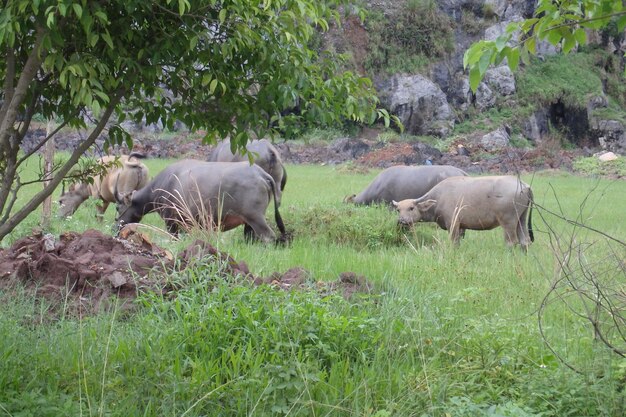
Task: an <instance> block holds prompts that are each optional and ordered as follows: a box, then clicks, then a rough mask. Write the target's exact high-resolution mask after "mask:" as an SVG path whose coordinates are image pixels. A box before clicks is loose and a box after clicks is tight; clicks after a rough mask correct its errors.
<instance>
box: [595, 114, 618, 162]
mask: <svg viewBox="0 0 626 417" xmlns="http://www.w3.org/2000/svg"><path fill="white" fill-rule="evenodd" d="M591 129H592V130H593V131H594V132H595V133H596V134H597V136H598V142H599V144H600V147H602V149H605V150H607V151H612V152H615V153H620V154H623V153H626V128H625V127H624V125H623V124H622V122H620V121H618V120H594V121H593V122H592V124H591Z"/></svg>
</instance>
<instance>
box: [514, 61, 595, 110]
mask: <svg viewBox="0 0 626 417" xmlns="http://www.w3.org/2000/svg"><path fill="white" fill-rule="evenodd" d="M595 62H596V56H595V55H594V54H587V53H578V54H569V55H554V56H550V57H546V58H545V60H544V61H535V62H533V64H532V65H529V66H527V67H526V68H525V69H524V70H523V71H520V72H519V74H517V77H516V81H517V95H518V97H519V99H520V101H521V102H522V104H524V103H529V104H533V103H534V104H551V103H556V102H557V101H558V100H560V101H561V102H562V103H564V104H565V105H567V106H571V107H577V108H585V107H586V105H587V100H588V99H589V98H590V97H591V96H595V95H603V93H602V81H601V80H600V77H599V76H598V74H597V69H596V67H595Z"/></svg>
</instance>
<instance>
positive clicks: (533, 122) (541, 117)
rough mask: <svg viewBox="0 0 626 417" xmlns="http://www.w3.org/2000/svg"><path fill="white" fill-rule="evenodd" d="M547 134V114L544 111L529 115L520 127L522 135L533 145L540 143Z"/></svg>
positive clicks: (540, 110)
mask: <svg viewBox="0 0 626 417" xmlns="http://www.w3.org/2000/svg"><path fill="white" fill-rule="evenodd" d="M547 133H548V112H547V110H546V109H539V110H537V111H536V112H534V113H533V114H531V115H530V117H528V119H526V121H525V122H524V124H523V126H522V135H523V136H524V137H525V138H526V139H528V140H530V141H531V142H534V143H535V144H539V143H541V142H542V140H543V137H544V135H545V134H547Z"/></svg>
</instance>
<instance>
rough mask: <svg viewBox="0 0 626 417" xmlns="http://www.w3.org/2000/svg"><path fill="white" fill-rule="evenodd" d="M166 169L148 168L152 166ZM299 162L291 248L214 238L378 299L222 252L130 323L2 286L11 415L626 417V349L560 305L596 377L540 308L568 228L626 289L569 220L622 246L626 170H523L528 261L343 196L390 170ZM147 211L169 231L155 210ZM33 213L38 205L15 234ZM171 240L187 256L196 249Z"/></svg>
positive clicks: (604, 252)
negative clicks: (606, 176)
mask: <svg viewBox="0 0 626 417" xmlns="http://www.w3.org/2000/svg"><path fill="white" fill-rule="evenodd" d="M168 162H169V161H161V160H148V161H147V163H148V165H149V166H150V168H151V173H152V175H154V174H156V173H157V172H158V171H159V170H160V169H162V168H163V167H164V166H166V165H167V163H168ZM287 170H288V173H289V181H288V183H287V187H286V189H285V193H284V196H283V204H282V206H281V212H282V214H283V217H284V219H285V224H286V225H287V228H288V229H290V230H291V231H293V233H294V241H293V242H292V244H291V245H290V246H288V247H274V246H271V245H270V246H264V245H260V244H247V243H245V241H244V239H243V232H242V230H241V229H236V230H233V231H230V232H226V233H217V234H206V233H205V234H204V235H203V236H204V238H206V239H209V240H211V242H212V243H213V244H215V245H217V246H219V248H220V249H222V250H224V251H226V252H228V253H230V254H231V255H232V256H233V257H234V258H235V259H237V260H244V261H246V262H247V263H248V265H249V267H250V269H251V271H252V272H253V273H255V274H258V275H264V276H266V275H269V274H271V272H273V271H284V270H286V269H288V268H290V267H293V266H302V267H304V268H306V269H307V270H309V271H310V274H311V279H312V280H315V281H318V280H334V279H336V277H337V276H338V274H339V273H341V272H344V271H353V272H355V273H356V274H358V275H364V276H366V277H367V278H368V279H369V280H370V281H371V282H372V283H373V284H374V285H375V288H376V290H375V292H374V293H373V294H371V295H362V296H360V297H356V298H354V299H351V300H344V299H343V298H341V297H340V296H325V297H320V296H319V295H318V294H316V293H314V292H300V291H291V292H281V291H276V290H274V289H272V288H271V287H252V286H250V285H248V284H246V283H245V282H242V281H238V280H237V279H233V281H231V282H223V281H222V280H217V279H216V278H215V276H216V274H215V269H214V268H215V266H214V265H213V266H212V265H211V264H206V263H202V262H199V265H198V267H196V268H194V269H192V270H188V271H186V272H184V273H180V274H177V275H173V276H172V277H170V278H171V279H172V280H173V281H175V282H177V283H178V284H179V286H180V290H179V292H178V294H177V297H175V298H168V299H162V298H160V297H157V296H155V295H153V294H143V295H142V297H141V298H140V299H139V300H138V303H139V305H140V307H141V308H140V309H139V311H138V312H137V313H135V314H134V315H132V316H124V318H123V319H120V318H119V317H120V316H119V314H118V313H116V312H115V311H111V312H110V313H109V314H103V315H100V316H98V317H85V318H82V319H73V318H70V317H66V318H64V319H62V320H59V321H56V322H48V323H41V322H39V321H37V319H36V318H37V317H41V316H42V315H45V309H46V306H45V304H41V303H37V302H35V301H34V300H33V299H32V297H31V296H29V295H27V294H24V293H20V292H12V293H10V294H9V293H5V294H0V298H1V299H2V304H1V306H0V334H2V335H3V337H2V338H0V358H2V360H1V361H0V410H2V412H4V413H5V414H7V415H37V416H59V415H68V416H70V415H71V416H74V415H110V416H135V415H137V416H139V415H142V416H162V415H177V416H207V415H209V416H224V415H233V416H234V415H248V416H313V415H315V416H377V417H382V416H409V415H416V416H418V415H428V416H448V415H450V416H477V415H485V416H495V415H502V416H563V415H577V416H616V415H623V414H624V412H625V411H626V410H625V404H626V402H625V401H626V393H625V391H624V384H623V382H624V381H625V380H626V371H625V370H626V368H625V367H624V363H623V360H620V359H619V358H618V357H617V356H616V355H614V354H612V353H610V352H608V351H607V349H606V348H605V347H604V346H603V345H602V344H600V343H597V342H594V341H593V337H592V336H593V333H592V332H591V330H590V329H589V327H588V326H587V324H586V322H585V321H584V320H581V319H580V317H578V316H577V315H576V312H577V309H578V308H579V307H580V304H578V303H579V302H580V300H578V301H576V300H574V299H568V298H563V299H561V300H559V299H554V300H551V302H550V303H549V304H548V305H547V306H546V310H545V313H544V314H545V315H544V317H543V319H544V321H543V324H544V327H545V328H544V331H546V335H547V337H548V338H549V340H550V343H551V344H552V346H553V347H554V348H555V350H556V352H557V353H558V354H559V355H562V356H563V358H566V359H567V360H568V361H569V362H570V363H571V364H573V365H575V366H576V367H577V368H578V369H581V370H582V371H583V374H577V373H575V372H573V371H571V370H569V369H567V368H566V367H564V366H563V365H562V364H561V363H560V361H559V360H558V358H557V356H556V355H555V354H554V353H553V352H552V351H550V350H549V349H548V348H547V347H546V345H545V344H544V342H543V340H542V338H541V336H540V334H539V331H538V323H537V310H538V308H539V307H540V306H541V303H542V301H543V300H544V297H545V296H546V294H547V292H548V290H549V289H550V287H551V285H552V284H553V283H554V282H555V281H554V279H555V278H557V277H558V271H559V269H558V265H559V263H558V260H559V258H555V256H554V246H553V244H554V239H555V238H558V241H559V242H563V243H567V242H570V243H572V247H573V248H579V247H580V248H585V253H584V255H585V257H584V259H583V258H580V260H581V261H583V262H589V263H590V264H591V265H592V266H594V267H596V266H597V265H598V264H596V263H595V262H602V264H600V265H604V266H603V267H601V271H602V273H603V275H602V277H604V278H606V279H609V278H612V279H616V280H617V281H618V282H619V281H620V280H621V282H622V285H623V282H624V277H623V276H621V277H620V276H619V275H617V276H616V275H615V270H613V269H611V268H609V266H610V265H612V264H609V263H608V262H609V261H611V260H612V259H613V258H611V256H610V255H611V253H613V254H617V255H619V254H620V252H617V251H616V250H617V249H619V248H620V246H616V245H614V244H612V243H610V242H607V241H606V240H605V239H603V238H602V237H601V236H599V235H597V234H595V233H593V232H591V231H589V230H585V229H581V228H577V227H574V226H572V225H571V224H568V223H567V222H565V221H563V220H561V219H560V218H559V216H563V217H565V218H567V219H574V220H576V221H577V222H579V223H584V224H588V225H589V226H591V227H593V228H596V229H598V230H601V231H603V232H605V233H607V234H609V235H611V236H614V237H616V238H619V239H622V240H624V238H625V236H626V224H625V223H624V222H620V221H616V219H618V218H619V216H620V215H621V214H620V213H621V212H620V211H619V208H621V207H624V206H625V205H626V182H624V181H611V180H602V179H595V178H580V177H575V176H572V175H570V174H566V173H538V174H537V175H529V176H525V177H524V178H523V179H524V180H525V181H527V182H529V183H531V184H532V187H533V190H534V195H535V200H536V202H537V203H538V205H540V206H542V207H544V208H545V209H546V210H535V212H534V215H533V216H534V226H535V236H536V241H535V243H534V244H533V245H531V247H530V251H529V253H528V255H524V254H522V252H521V251H519V250H510V249H508V248H506V247H505V245H504V239H503V236H502V230H501V229H495V230H492V231H483V232H476V231H468V233H467V235H466V237H465V238H464V239H463V241H462V242H461V245H460V246H459V247H458V248H454V247H452V246H451V245H450V244H449V241H448V236H447V233H446V232H445V231H443V230H440V229H438V228H436V227H434V226H432V225H419V226H418V227H416V228H415V229H414V230H413V231H412V232H410V233H407V234H402V233H400V232H399V231H398V230H397V229H396V228H395V213H393V212H390V211H389V210H387V209H386V208H384V207H355V206H351V205H347V204H344V203H342V200H343V197H344V196H346V195H348V194H352V193H354V192H358V191H360V190H361V189H362V188H363V187H365V186H366V185H367V184H368V183H369V182H370V181H371V179H372V178H373V177H374V176H375V175H376V173H377V172H378V171H370V172H368V173H366V174H361V173H354V172H350V171H348V170H342V169H338V168H336V167H330V166H287ZM547 210H549V211H550V212H553V213H554V214H550V213H549V212H548V211H547ZM110 211H111V212H110V213H107V217H106V221H105V223H104V226H101V225H99V224H98V223H97V222H96V221H95V220H94V219H93V207H89V206H85V207H81V208H80V209H79V211H78V212H77V213H76V215H75V216H74V217H73V218H72V219H71V220H68V221H65V222H60V221H55V222H54V223H53V225H52V228H51V231H52V232H54V233H57V234H58V233H60V232H61V231H65V230H68V229H71V230H76V231H79V232H80V231H83V230H85V229H87V228H90V227H96V228H100V229H101V230H102V229H103V228H106V227H107V225H109V224H110V223H111V221H112V218H113V210H112V209H110ZM268 213H269V211H268ZM268 217H271V216H268ZM146 221H147V222H148V223H150V224H153V225H154V226H156V227H160V226H162V222H161V220H160V219H159V218H158V216H155V215H150V216H147V218H146ZM37 223H38V217H37V216H36V215H35V216H33V218H30V219H29V220H28V221H27V222H26V224H25V225H23V226H22V227H21V228H20V229H18V230H17V231H16V233H15V235H14V236H12V237H11V238H12V239H15V238H17V237H19V236H22V235H25V234H28V233H29V230H30V229H29V228H30V227H32V226H36V225H37ZM269 223H270V225H273V220H272V219H271V218H270V220H269ZM550 230H552V232H551V233H550V234H549V233H548V232H549V231H550ZM157 239H158V240H157V243H159V244H160V245H162V246H168V247H171V248H174V249H176V248H177V247H178V248H180V247H181V245H184V243H185V242H184V241H183V242H180V243H177V244H174V243H172V242H170V241H168V240H167V239H166V238H165V237H163V236H160V237H158V238H157ZM579 244H580V245H582V246H577V245H579ZM622 249H623V248H622ZM611 250H613V252H611ZM572 255H573V254H572ZM622 256H623V253H622ZM575 259H578V258H575ZM565 301H568V302H569V303H570V304H569V307H568V306H567V305H565V303H564V302H565Z"/></svg>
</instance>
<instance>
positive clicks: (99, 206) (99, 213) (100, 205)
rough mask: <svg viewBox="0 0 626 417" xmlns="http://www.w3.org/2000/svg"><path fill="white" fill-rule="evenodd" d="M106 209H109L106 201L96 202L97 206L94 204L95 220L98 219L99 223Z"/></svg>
mask: <svg viewBox="0 0 626 417" xmlns="http://www.w3.org/2000/svg"><path fill="white" fill-rule="evenodd" d="M107 208H109V202H108V201H102V202H100V201H99V202H98V204H96V210H97V213H96V219H98V221H99V222H101V221H102V220H103V219H104V213H105V212H106V211H107Z"/></svg>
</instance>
